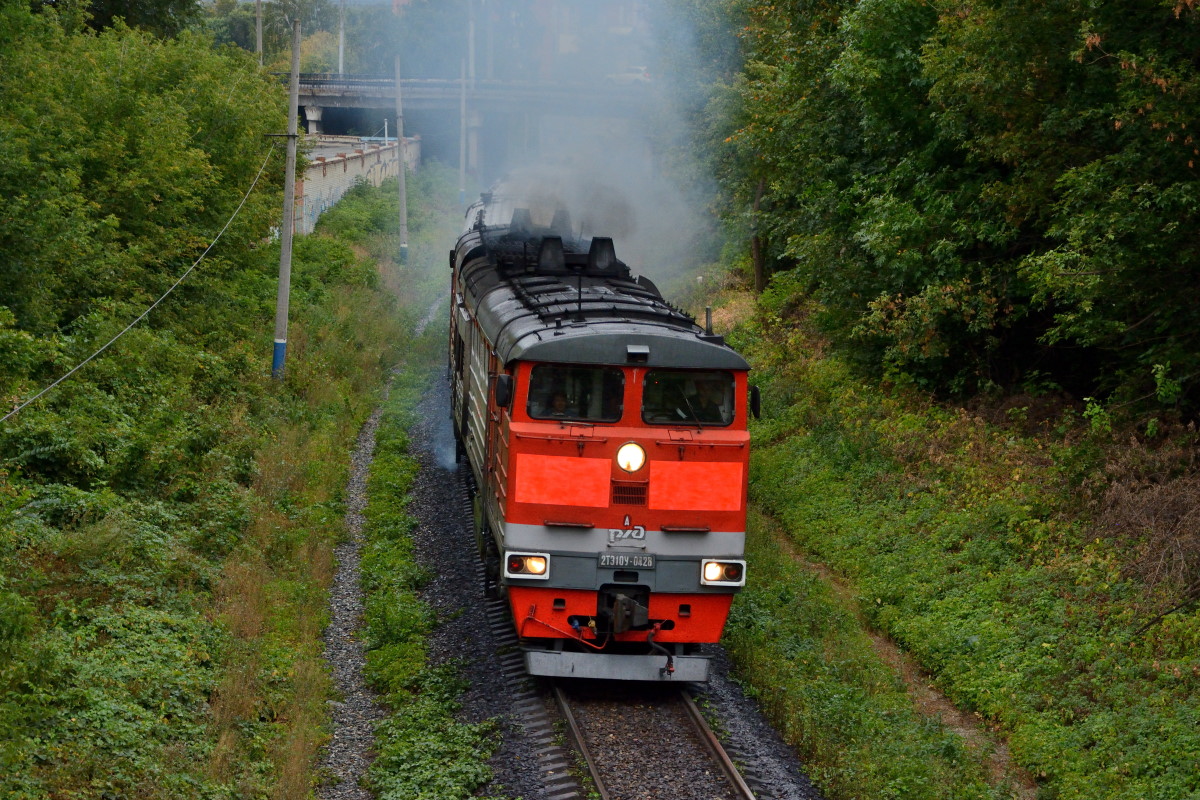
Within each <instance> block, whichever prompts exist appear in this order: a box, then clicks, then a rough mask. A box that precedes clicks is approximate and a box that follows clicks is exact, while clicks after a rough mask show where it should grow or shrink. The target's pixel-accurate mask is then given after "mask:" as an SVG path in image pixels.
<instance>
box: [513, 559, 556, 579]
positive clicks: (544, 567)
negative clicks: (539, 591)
mask: <svg viewBox="0 0 1200 800" xmlns="http://www.w3.org/2000/svg"><path fill="white" fill-rule="evenodd" d="M504 577H506V578H526V579H530V578H532V579H534V580H542V581H544V580H546V579H547V578H549V577H550V555H549V554H548V553H509V554H508V555H506V556H505V557H504Z"/></svg>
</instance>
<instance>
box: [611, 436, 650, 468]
mask: <svg viewBox="0 0 1200 800" xmlns="http://www.w3.org/2000/svg"><path fill="white" fill-rule="evenodd" d="M645 464H646V451H645V450H643V449H642V446H641V445H640V444H638V443H637V442H626V443H625V444H623V445H621V447H620V449H619V450H617V466H618V467H620V468H621V469H623V470H625V471H626V472H637V471H638V470H639V469H641V468H642V467H643V466H644V465H645Z"/></svg>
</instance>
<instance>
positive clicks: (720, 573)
mask: <svg viewBox="0 0 1200 800" xmlns="http://www.w3.org/2000/svg"><path fill="white" fill-rule="evenodd" d="M700 584H701V585H702V586H745V585H746V562H745V561H740V560H738V561H735V560H731V559H722V560H720V561H704V562H701V564H700Z"/></svg>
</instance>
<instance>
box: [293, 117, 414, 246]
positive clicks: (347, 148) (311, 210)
mask: <svg viewBox="0 0 1200 800" xmlns="http://www.w3.org/2000/svg"><path fill="white" fill-rule="evenodd" d="M309 144H311V145H312V148H311V151H310V152H309V156H308V157H309V160H310V163H309V165H308V169H307V170H305V172H304V177H303V178H301V179H300V180H298V181H296V233H297V234H307V233H312V230H313V228H314V227H315V226H316V224H317V219H318V218H319V217H320V216H321V214H322V213H324V211H325V210H326V209H327V208H329V207H330V206H332V205H333V204H334V203H336V202H337V201H338V200H340V199H341V198H342V195H344V194H345V193H346V192H347V191H349V190H350V188H351V187H353V186H354V184H355V183H356V182H357V181H360V180H362V181H366V182H367V183H369V184H371V185H372V186H378V185H380V184H381V183H383V181H384V179H385V178H391V177H394V176H395V175H396V174H397V173H396V168H397V165H398V164H399V159H398V158H397V152H398V151H399V147H398V146H397V144H396V142H395V141H392V142H389V143H378V142H369V141H364V140H362V139H359V138H357V137H349V136H330V137H320V138H319V139H317V140H316V141H315V142H313V141H311V140H310V141H309ZM420 160H421V139H420V137H413V138H411V139H410V138H407V137H406V138H405V139H404V161H405V164H406V165H407V166H408V170H409V171H410V172H411V171H413V170H415V169H416V168H417V165H418V164H419V163H420Z"/></svg>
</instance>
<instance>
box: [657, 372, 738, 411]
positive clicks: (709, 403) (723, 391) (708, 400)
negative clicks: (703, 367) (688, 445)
mask: <svg viewBox="0 0 1200 800" xmlns="http://www.w3.org/2000/svg"><path fill="white" fill-rule="evenodd" d="M642 419H643V420H644V421H645V422H648V423H650V424H652V425H728V424H729V423H731V422H733V375H731V374H730V373H728V372H685V371H683V370H674V369H652V370H650V371H649V372H648V373H646V383H645V385H644V387H643V392H642Z"/></svg>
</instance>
